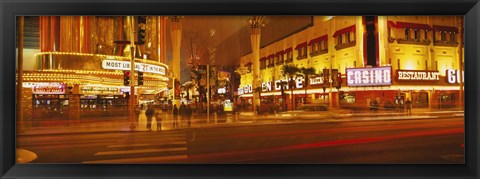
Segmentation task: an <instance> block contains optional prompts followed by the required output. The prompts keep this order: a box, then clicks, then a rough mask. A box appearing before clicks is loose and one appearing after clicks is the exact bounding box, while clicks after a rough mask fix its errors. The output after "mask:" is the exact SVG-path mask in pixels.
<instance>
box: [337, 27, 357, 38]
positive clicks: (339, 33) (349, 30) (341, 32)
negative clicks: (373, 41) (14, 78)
mask: <svg viewBox="0 0 480 179" xmlns="http://www.w3.org/2000/svg"><path fill="white" fill-rule="evenodd" d="M355 31H356V27H355V25H352V26H349V27H345V28H343V29H340V30H337V31H336V32H335V33H334V34H333V37H337V36H339V35H342V34H345V33H347V32H355Z"/></svg>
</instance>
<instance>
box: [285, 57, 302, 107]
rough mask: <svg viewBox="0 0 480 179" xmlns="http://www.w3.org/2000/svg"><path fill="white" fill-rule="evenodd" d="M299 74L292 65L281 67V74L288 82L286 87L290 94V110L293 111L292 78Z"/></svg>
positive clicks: (293, 85)
mask: <svg viewBox="0 0 480 179" xmlns="http://www.w3.org/2000/svg"><path fill="white" fill-rule="evenodd" d="M298 72H299V69H298V68H297V67H296V66H294V65H289V64H287V65H283V67H282V73H283V76H285V77H288V78H289V79H290V80H289V82H288V84H289V85H288V86H289V88H290V90H291V93H290V96H291V97H290V99H291V100H292V109H295V106H294V105H295V103H294V99H293V98H294V97H295V96H294V95H293V88H294V87H295V83H294V80H293V78H294V77H295V76H296V75H297V73H298Z"/></svg>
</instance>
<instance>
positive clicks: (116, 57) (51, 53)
mask: <svg viewBox="0 0 480 179" xmlns="http://www.w3.org/2000/svg"><path fill="white" fill-rule="evenodd" d="M38 55H76V56H96V57H101V58H105V59H122V60H125V61H130V57H124V56H112V55H104V54H93V53H78V52H40V53H36V54H35V56H38ZM135 61H138V62H142V61H144V59H143V58H135ZM148 63H152V64H156V65H161V66H163V67H165V68H167V69H168V66H167V65H165V64H163V63H160V62H156V61H152V60H150V61H148Z"/></svg>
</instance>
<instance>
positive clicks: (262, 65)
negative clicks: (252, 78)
mask: <svg viewBox="0 0 480 179" xmlns="http://www.w3.org/2000/svg"><path fill="white" fill-rule="evenodd" d="M265 68H267V60H266V58H265V57H263V58H261V59H260V69H262V70H263V69H265Z"/></svg>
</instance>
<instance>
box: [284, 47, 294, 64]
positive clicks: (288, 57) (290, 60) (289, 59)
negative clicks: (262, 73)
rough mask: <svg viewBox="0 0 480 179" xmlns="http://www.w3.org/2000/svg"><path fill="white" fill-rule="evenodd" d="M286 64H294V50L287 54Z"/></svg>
mask: <svg viewBox="0 0 480 179" xmlns="http://www.w3.org/2000/svg"><path fill="white" fill-rule="evenodd" d="M285 62H286V63H292V62H293V53H292V50H289V51H287V52H286V56H285Z"/></svg>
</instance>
